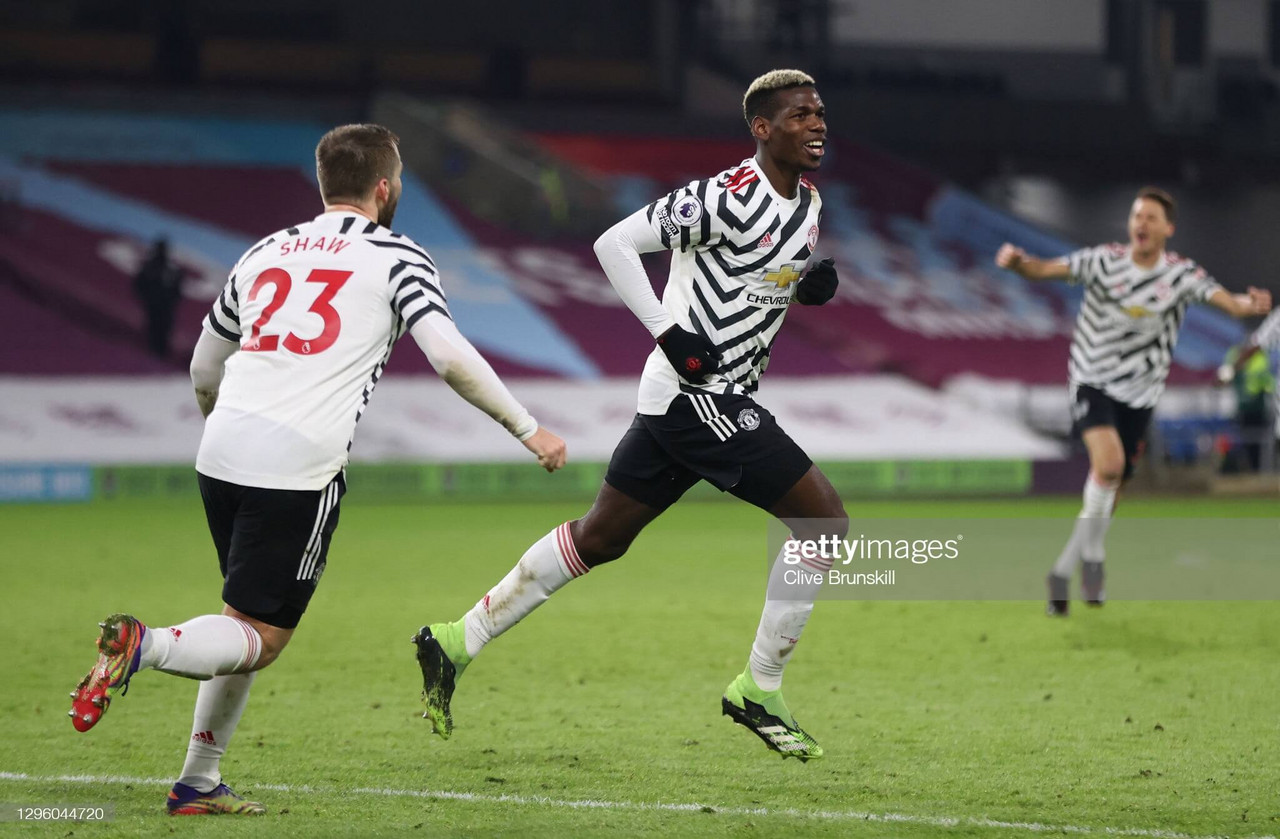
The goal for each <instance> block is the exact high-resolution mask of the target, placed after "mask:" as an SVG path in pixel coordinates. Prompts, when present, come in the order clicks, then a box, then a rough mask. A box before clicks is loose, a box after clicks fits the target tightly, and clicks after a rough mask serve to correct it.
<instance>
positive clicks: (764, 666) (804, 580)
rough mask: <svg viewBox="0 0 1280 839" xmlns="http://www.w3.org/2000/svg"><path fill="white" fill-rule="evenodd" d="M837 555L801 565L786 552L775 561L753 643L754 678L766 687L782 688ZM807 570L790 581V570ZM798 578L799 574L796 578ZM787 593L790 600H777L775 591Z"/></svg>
mask: <svg viewBox="0 0 1280 839" xmlns="http://www.w3.org/2000/svg"><path fill="white" fill-rule="evenodd" d="M833 559H834V558H833V557H831V556H826V557H815V558H813V559H809V558H807V557H802V558H801V559H800V562H799V564H797V565H787V564H786V563H785V562H783V561H782V555H781V554H779V555H778V557H777V558H776V559H775V560H774V561H773V568H772V570H771V571H770V572H769V588H768V592H769V594H766V595H765V601H764V611H763V612H762V613H761V614H760V625H759V626H758V627H756V640H755V643H753V644H752V645H751V657H750V659H749V663H750V667H751V678H753V679H755V682H756V684H757V685H759V686H760V688H761V689H762V690H777V689H778V688H780V687H782V669H783V668H784V667H786V666H787V659H788V658H790V657H791V653H792V652H793V651H794V650H795V647H796V643H797V642H799V640H800V633H802V632H804V626H805V624H806V623H808V622H809V615H810V613H812V612H813V601H814V598H816V597H817V596H818V590H819V589H821V588H822V581H823V580H824V579H825V578H826V576H827V572H828V571H829V570H831V563H832V561H833ZM788 571H791V572H793V575H794V573H795V572H797V571H799V572H803V576H801V577H800V579H799V580H796V581H793V582H786V580H785V579H784V578H785V576H786V574H787V572H788ZM792 579H793V580H795V577H794V576H793V577H792ZM775 593H785V595H786V597H787V599H785V600H783V599H774V598H773V597H772V594H775Z"/></svg>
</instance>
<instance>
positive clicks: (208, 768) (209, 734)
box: [178, 633, 258, 792]
mask: <svg viewBox="0 0 1280 839" xmlns="http://www.w3.org/2000/svg"><path fill="white" fill-rule="evenodd" d="M184 634H185V633H184ZM256 675H258V674H257V673H233V674H231V675H229V676H215V677H214V678H212V679H210V680H208V681H207V682H202V683H201V684H200V692H199V693H198V694H196V713H195V718H194V720H193V722H192V725H191V741H190V742H189V743H188V744H187V760H186V763H184V764H182V777H180V778H178V783H180V784H186V785H187V786H189V787H194V788H195V789H197V790H199V791H200V792H210V791H212V790H213V788H214V787H216V786H217V785H218V784H220V783H222V772H221V770H219V768H218V763H219V762H220V761H221V760H222V756H223V755H224V754H225V753H226V751H227V744H228V743H230V742H231V735H233V734H235V732H236V726H237V725H239V724H240V715H241V714H243V713H244V706H245V705H246V704H247V703H248V702H249V687H250V686H251V685H252V684H253V677H254V676H256Z"/></svg>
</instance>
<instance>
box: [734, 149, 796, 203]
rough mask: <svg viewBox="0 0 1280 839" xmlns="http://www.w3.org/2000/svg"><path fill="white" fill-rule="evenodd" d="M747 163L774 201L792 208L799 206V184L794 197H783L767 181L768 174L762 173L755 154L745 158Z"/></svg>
mask: <svg viewBox="0 0 1280 839" xmlns="http://www.w3.org/2000/svg"><path fill="white" fill-rule="evenodd" d="M747 165H748V166H750V167H751V168H752V169H754V170H755V173H756V175H758V176H759V177H760V183H761V185H762V186H764V188H765V189H767V190H769V194H770V195H772V196H773V199H774V200H775V201H780V202H782V203H783V204H786V205H787V206H789V207H792V208H795V207H799V206H800V189H801V187H799V186H797V187H796V197H795V198H784V197H783V196H781V195H779V194H778V190H776V189H774V188H773V184H772V183H771V182H770V181H769V176H768V175H766V174H765V173H764V170H763V169H761V168H760V162H759V161H757V160H756V156H755V155H754V154H753V155H751V156H750V157H748V158H747Z"/></svg>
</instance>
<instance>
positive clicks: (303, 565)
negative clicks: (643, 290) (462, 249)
mask: <svg viewBox="0 0 1280 839" xmlns="http://www.w3.org/2000/svg"><path fill="white" fill-rule="evenodd" d="M401 169H402V166H401V162H400V151H399V140H398V138H397V137H396V136H395V135H394V134H392V133H391V132H390V131H388V130H387V129H386V128H383V127H382V126H378V125H346V126H341V127H339V128H335V129H333V130H332V131H330V132H329V133H328V134H326V135H325V136H324V137H323V138H322V139H321V140H320V143H319V145H318V146H316V176H317V179H318V180H319V183H320V195H321V197H322V198H323V200H324V212H323V213H322V214H321V215H319V216H317V217H316V218H315V219H314V220H312V221H307V222H303V223H302V224H299V225H297V226H296V227H290V228H288V229H287V230H281V231H280V232H278V233H273V234H272V235H271V236H268V237H267V238H265V239H263V240H262V241H261V242H259V243H258V244H256V245H254V246H253V248H251V249H250V250H249V251H248V252H247V253H245V255H244V256H242V257H241V258H240V261H239V262H238V263H236V266H235V268H234V269H233V270H232V272H231V277H230V279H229V280H228V281H227V285H226V287H225V288H224V289H223V292H222V295H221V297H220V298H219V299H218V301H217V302H216V303H214V305H213V309H212V311H210V313H209V315H208V316H207V317H206V318H205V321H204V332H203V333H202V334H201V336H200V340H199V341H198V342H197V344H196V348H195V354H194V357H193V358H192V362H191V378H192V381H193V383H194V385H195V390H196V399H197V401H198V402H199V405H200V409H201V411H202V412H203V413H204V415H205V416H206V418H207V419H206V422H205V427H204V436H203V438H202V439H201V441H200V451H199V454H198V455H197V457H196V471H197V473H198V479H199V483H200V495H201V497H202V498H203V500H204V508H205V515H206V516H207V518H208V521H209V530H210V532H211V533H212V535H213V543H214V546H215V547H216V548H217V552H218V565H219V567H220V568H221V571H222V575H223V578H224V580H225V582H224V585H223V588H222V599H223V601H224V602H225V603H226V606H225V608H223V610H222V614H220V615H203V616H201V617H196V618H192V619H191V620H189V621H187V622H185V623H182V624H178V625H177V626H172V627H155V626H147V625H145V624H143V623H142V622H141V621H139V620H138V619H137V618H134V617H133V616H131V615H123V614H117V615H111V616H110V617H108V618H107V619H106V620H105V621H103V622H102V623H101V624H99V626H101V627H102V634H101V637H100V638H99V639H98V651H99V652H98V661H97V663H96V664H94V666H93V668H92V669H91V670H90V671H89V674H88V675H87V676H85V677H84V679H83V680H82V681H81V682H80V685H79V686H78V687H77V688H76V690H75V691H74V692H73V693H72V694H71V696H72V699H73V701H72V707H71V711H70V715H71V717H72V722H73V723H74V724H75V727H76V729H77V730H79V731H87V730H89V729H90V728H92V727H93V726H94V725H95V724H96V723H97V722H98V720H99V719H100V718H101V717H102V715H103V714H104V713H106V711H107V708H108V707H109V705H110V703H111V701H112V698H113V697H114V696H115V695H116V694H122V693H124V692H125V690H126V689H127V688H128V686H129V684H130V680H131V678H132V677H133V676H134V675H135V674H136V673H137V672H138V671H140V670H148V669H154V670H159V671H162V672H165V673H171V674H174V675H178V676H186V677H189V678H193V679H201V680H204V681H203V682H202V683H201V685H200V690H199V694H198V696H197V698H196V709H195V722H194V725H193V727H192V736H191V741H190V743H189V745H188V749H187V759H186V764H185V765H184V766H183V768H182V775H181V777H179V778H178V781H177V783H175V784H174V786H173V789H172V791H171V792H170V793H169V799H168V809H169V812H170V813H173V814H183V815H186V814H202V813H241V814H254V813H261V812H263V808H262V806H261V805H260V804H257V803H254V802H251V801H246V800H244V799H243V798H241V797H240V796H238V795H236V794H235V793H234V792H232V791H231V789H230V788H228V787H227V786H226V784H224V783H222V776H221V773H220V771H219V768H218V766H219V761H220V760H221V758H222V755H223V753H224V752H225V751H226V748H227V744H228V742H229V741H230V739H231V735H232V734H233V733H234V732H235V729H236V725H237V724H238V723H239V721H240V715H241V713H242V712H243V711H244V707H245V703H246V702H247V701H248V698H249V686H250V685H251V684H252V683H253V679H254V676H255V675H256V672H257V671H258V670H261V669H262V668H264V667H266V666H267V665H269V664H270V663H271V662H273V661H275V659H276V657H277V656H279V655H280V652H281V650H283V649H284V647H285V645H286V644H288V643H289V639H290V638H291V637H292V636H293V632H294V629H295V628H296V627H297V625H298V622H299V620H300V619H301V617H302V613H303V612H304V611H305V610H306V608H307V603H308V602H309V601H310V599H311V595H312V594H313V593H314V592H315V588H316V584H317V582H318V581H319V579H320V575H321V573H323V571H324V567H325V561H326V558H327V555H328V552H329V544H330V540H331V539H332V538H333V533H334V530H335V529H336V528H337V526H338V508H339V504H340V502H341V499H342V495H343V493H344V492H345V491H346V483H345V481H344V477H343V470H344V467H345V466H346V463H347V452H348V450H349V449H350V447H351V441H352V436H353V434H354V433H355V428H356V423H357V422H358V421H359V419H360V415H361V414H362V413H363V412H364V409H365V406H366V405H368V403H369V397H370V395H371V394H372V393H373V389H374V386H375V385H376V384H377V383H378V379H379V378H380V377H381V376H382V372H383V370H384V369H385V367H386V364H387V359H388V358H389V357H390V355H391V349H392V347H394V346H395V342H396V339H398V338H399V337H400V336H401V335H402V334H404V333H405V332H408V333H410V334H411V335H412V336H413V338H414V340H415V341H417V343H418V346H420V347H421V348H422V351H423V352H424V353H426V355H427V358H428V359H429V360H430V362H431V365H432V366H433V367H434V368H435V369H436V371H437V372H438V373H439V374H440V376H441V377H442V378H443V379H444V380H445V381H446V382H448V383H449V384H450V385H451V386H452V387H453V388H454V390H456V391H457V392H458V393H459V394H460V395H461V396H462V397H463V398H465V399H466V400H467V401H468V402H470V403H471V404H473V405H475V406H476V407H478V408H480V409H481V410H483V411H484V412H485V413H487V414H489V416H491V417H493V418H494V419H495V420H497V421H498V422H500V423H502V425H503V426H504V427H506V429H507V430H508V431H510V432H511V434H512V435H514V436H515V437H516V438H517V439H518V440H520V441H522V442H523V443H524V445H525V447H526V448H528V449H529V450H530V451H531V452H533V454H534V455H536V456H537V458H538V462H539V463H540V464H541V465H542V466H543V467H544V468H545V469H546V470H547V471H549V472H551V471H555V470H556V469H558V468H559V467H561V466H562V465H563V464H564V461H565V446H564V442H563V441H562V440H561V439H560V438H558V437H556V436H555V435H554V434H552V433H551V432H549V431H547V430H545V429H542V428H539V427H538V424H537V423H536V422H535V421H534V419H533V417H531V416H529V413H528V412H527V411H526V410H525V409H524V408H523V407H522V406H521V405H520V403H519V402H517V401H516V400H515V398H514V397H513V396H512V395H511V394H510V393H509V392H508V391H507V389H506V388H505V387H504V386H503V384H502V382H501V381H499V379H498V377H497V375H496V374H495V373H494V372H493V369H492V368H491V367H490V366H489V364H488V363H487V362H486V361H485V360H484V359H483V358H482V357H481V356H480V354H479V353H477V352H476V350H475V348H473V347H472V346H471V344H470V343H468V341H467V340H466V338H464V337H463V336H462V334H461V333H459V332H458V330H457V328H456V327H455V326H454V323H453V319H452V317H451V316H450V314H449V306H448V304H447V303H446V301H445V296H444V292H443V291H442V290H441V287H440V278H439V275H438V274H437V272H436V268H435V264H434V263H433V262H432V260H431V257H430V256H428V255H427V252H426V251H424V250H423V249H422V248H420V247H418V245H416V244H414V242H413V241H412V240H410V239H408V238H406V237H404V236H402V235H400V234H398V233H392V232H391V230H390V229H389V228H390V225H391V219H392V217H393V216H394V215H395V210H396V202H397V201H398V200H399V197H400V191H401V180H400V174H401Z"/></svg>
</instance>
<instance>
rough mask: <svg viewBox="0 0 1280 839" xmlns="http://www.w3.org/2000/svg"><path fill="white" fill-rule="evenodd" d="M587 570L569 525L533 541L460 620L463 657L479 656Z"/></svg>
mask: <svg viewBox="0 0 1280 839" xmlns="http://www.w3.org/2000/svg"><path fill="white" fill-rule="evenodd" d="M590 570H591V569H590V568H588V567H587V566H586V564H585V563H584V562H583V561H582V559H581V558H580V557H579V556H578V549H577V548H575V547H574V545H573V536H572V534H571V533H570V531H569V522H565V523H564V524H562V525H560V526H559V527H557V528H556V529H555V530H553V531H551V532H550V533H548V534H547V535H546V536H543V537H542V538H541V539H539V540H538V541H537V542H534V543H533V546H532V547H530V548H529V550H527V551H525V552H524V556H522V557H520V561H519V562H517V563H516V565H515V567H514V568H512V569H511V570H510V571H508V572H507V576H505V577H503V578H502V579H501V580H500V581H499V582H498V584H497V585H496V586H494V587H493V588H492V589H490V591H489V593H488V594H486V595H485V596H484V597H483V598H481V600H480V602H479V603H477V604H476V605H475V606H473V607H471V611H469V612H467V614H466V615H465V616H464V617H463V622H464V623H463V626H464V627H465V628H466V638H467V655H469V656H475V655H477V654H479V652H480V650H482V649H483V648H484V645H485V644H487V643H489V642H490V641H492V640H493V639H494V638H497V637H498V636H499V635H501V634H502V633H504V632H506V631H507V630H508V629H510V628H511V627H513V626H515V625H516V624H517V623H518V622H519V621H520V620H521V619H523V618H524V616H525V615H527V614H529V613H530V612H532V611H533V610H534V609H536V608H538V607H539V606H541V605H542V604H543V603H545V602H546V600H547V598H548V597H550V596H551V595H552V594H554V593H555V592H556V591H557V590H558V589H559V588H560V587H561V586H563V585H564V584H565V583H567V582H569V581H570V580H572V579H573V578H574V577H581V576H582V575H583V574H585V573H587V572H588V571H590Z"/></svg>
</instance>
